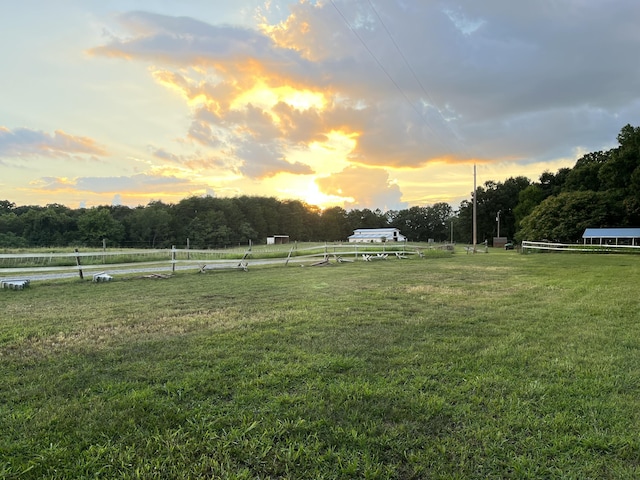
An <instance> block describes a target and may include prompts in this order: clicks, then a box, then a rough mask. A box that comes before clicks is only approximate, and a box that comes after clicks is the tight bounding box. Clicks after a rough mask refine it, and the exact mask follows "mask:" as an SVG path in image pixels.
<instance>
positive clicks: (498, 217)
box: [496, 210, 500, 237]
mask: <svg viewBox="0 0 640 480" xmlns="http://www.w3.org/2000/svg"><path fill="white" fill-rule="evenodd" d="M496 222H498V235H496V236H497V237H500V210H498V215H497V216H496Z"/></svg>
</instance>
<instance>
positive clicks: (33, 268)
mask: <svg viewBox="0 0 640 480" xmlns="http://www.w3.org/2000/svg"><path fill="white" fill-rule="evenodd" d="M424 248H425V247H424V246H412V245H408V244H406V243H397V244H395V243H394V244H390V243H389V244H335V245H332V244H324V245H322V244H316V245H312V246H304V247H301V248H299V247H298V245H297V244H294V245H282V246H278V247H274V246H271V245H270V246H268V247H262V246H260V247H248V248H245V249H244V250H243V249H242V248H239V249H238V248H237V249H234V250H191V249H177V248H175V247H174V248H170V249H154V250H126V249H125V250H114V251H106V250H100V251H87V252H81V251H78V250H76V251H74V252H66V253H46V252H40V253H15V254H13V253H12V254H0V280H2V279H4V280H5V281H11V280H17V279H29V280H44V279H51V278H72V277H74V276H78V277H79V278H81V279H83V278H84V277H85V274H88V275H91V276H92V277H93V278H94V280H96V275H106V276H112V275H123V274H134V273H140V274H145V273H146V274H148V273H173V272H175V271H176V270H189V269H192V270H200V271H202V272H204V271H207V270H213V269H234V268H241V269H244V270H247V268H248V266H249V264H251V265H289V264H292V263H298V264H299V263H304V262H313V263H312V264H320V263H321V262H329V261H330V260H335V261H340V260H352V261H353V260H358V259H368V260H371V259H376V258H387V257H389V256H390V257H391V258H394V257H398V258H406V257H407V256H408V255H415V254H421V251H422V249H424ZM101 278H103V279H104V278H106V277H104V276H103V277H101Z"/></svg>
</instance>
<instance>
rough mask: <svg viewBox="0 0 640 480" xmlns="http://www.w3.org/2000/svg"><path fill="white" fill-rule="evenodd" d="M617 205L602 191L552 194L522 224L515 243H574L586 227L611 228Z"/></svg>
mask: <svg viewBox="0 0 640 480" xmlns="http://www.w3.org/2000/svg"><path fill="white" fill-rule="evenodd" d="M620 215H621V212H620V204H619V202H616V201H615V199H614V198H612V197H611V196H609V195H608V194H607V193H606V192H592V191H578V192H563V193H560V194H558V195H553V196H550V197H548V198H546V199H545V200H543V201H542V203H540V205H538V206H537V207H535V208H534V209H533V211H532V212H531V214H530V215H528V216H527V217H526V218H525V219H523V221H522V229H521V230H520V232H518V240H531V241H536V240H550V241H555V242H575V241H578V240H579V239H580V238H581V236H582V234H583V233H584V230H585V229H586V228H588V227H593V226H594V225H595V226H600V227H607V226H614V225H616V224H617V223H618V218H619V217H620Z"/></svg>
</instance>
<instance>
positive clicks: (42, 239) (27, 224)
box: [16, 204, 78, 247]
mask: <svg viewBox="0 0 640 480" xmlns="http://www.w3.org/2000/svg"><path fill="white" fill-rule="evenodd" d="M16 211H18V210H17V209H16ZM20 217H21V220H23V221H24V231H23V234H22V236H23V237H24V238H25V240H26V241H27V243H28V244H29V245H31V246H34V247H52V246H56V245H69V244H70V243H72V242H74V241H76V240H77V236H78V226H77V221H76V218H75V215H74V213H73V212H72V211H71V209H70V208H67V207H65V206H64V205H58V204H50V205H47V206H46V207H33V206H32V207H29V209H28V210H27V211H26V212H25V213H24V214H22V215H20Z"/></svg>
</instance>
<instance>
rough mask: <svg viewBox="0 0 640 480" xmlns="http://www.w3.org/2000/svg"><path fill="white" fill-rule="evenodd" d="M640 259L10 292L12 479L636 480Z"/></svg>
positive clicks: (75, 284) (1, 329)
mask: <svg viewBox="0 0 640 480" xmlns="http://www.w3.org/2000/svg"><path fill="white" fill-rule="evenodd" d="M639 266H640V258H639V257H635V256H625V255H572V254H532V255H520V254H517V253H516V252H504V251H494V250H492V251H491V253H489V254H476V255H465V254H464V253H462V254H456V255H448V256H442V257H433V258H430V257H428V258H424V259H420V258H417V257H415V258H411V259H406V260H396V259H393V260H392V259H389V260H387V261H377V262H354V263H348V264H339V265H331V266H329V267H305V268H301V267H300V266H290V267H264V268H261V267H255V268H250V271H249V272H242V271H218V272H208V273H206V274H196V273H178V274H176V275H175V276H173V277H172V278H170V279H141V278H138V277H133V276H132V277H129V278H116V279H115V280H114V281H113V282H111V283H104V284H94V283H91V282H87V281H85V282H80V281H77V280H73V281H69V280H67V281H59V280H58V281H51V282H48V281H44V282H37V283H34V284H32V286H31V287H30V288H28V289H25V290H23V291H6V290H4V291H0V308H1V311H2V312H3V313H2V322H0V373H1V374H2V378H3V380H4V381H3V388H2V389H1V390H0V431H2V435H1V436H0V476H2V477H3V478H89V477H91V478H229V479H241V478H246V479H250V478H260V479H265V478H274V479H275V478H290V479H305V478H309V479H311V478H381V479H382V478H384V479H391V478H401V479H404V478H407V479H423V478H576V479H587V478H599V479H600V478H637V477H638V476H640V439H639V437H638V433H639V427H640V418H639V416H640V413H639V412H640V408H639V407H640V395H639V393H640V375H639V374H640V371H639V370H640V367H639V365H640V326H639V325H638V322H637V319H638V316H637V298H638V294H639V293H640V269H639V268H638V267H639Z"/></svg>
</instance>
